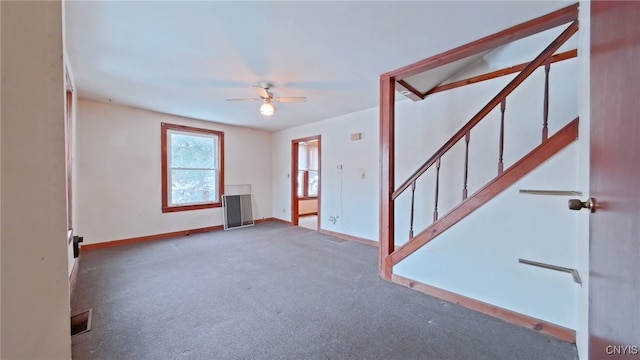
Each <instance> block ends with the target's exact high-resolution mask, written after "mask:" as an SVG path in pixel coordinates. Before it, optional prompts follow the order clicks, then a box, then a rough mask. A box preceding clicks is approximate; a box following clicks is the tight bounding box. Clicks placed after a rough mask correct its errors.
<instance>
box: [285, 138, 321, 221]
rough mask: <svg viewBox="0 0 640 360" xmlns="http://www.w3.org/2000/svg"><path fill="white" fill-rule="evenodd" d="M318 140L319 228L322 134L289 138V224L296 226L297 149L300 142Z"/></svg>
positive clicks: (297, 198) (297, 219) (297, 217)
mask: <svg viewBox="0 0 640 360" xmlns="http://www.w3.org/2000/svg"><path fill="white" fill-rule="evenodd" d="M311 140H318V230H320V209H321V208H322V207H321V206H320V199H321V198H322V197H321V194H322V192H321V191H322V135H314V136H308V137H304V138H300V139H293V140H291V225H293V226H298V223H299V217H300V216H299V215H298V200H299V197H298V191H297V190H298V184H297V182H298V150H299V148H300V143H303V142H307V141H311Z"/></svg>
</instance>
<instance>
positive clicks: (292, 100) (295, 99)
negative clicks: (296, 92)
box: [275, 96, 307, 103]
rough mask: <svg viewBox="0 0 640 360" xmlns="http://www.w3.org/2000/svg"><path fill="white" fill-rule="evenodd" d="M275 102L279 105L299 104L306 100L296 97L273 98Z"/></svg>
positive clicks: (302, 97)
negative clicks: (279, 103)
mask: <svg viewBox="0 0 640 360" xmlns="http://www.w3.org/2000/svg"><path fill="white" fill-rule="evenodd" d="M275 99H276V101H277V102H281V103H300V102H305V101H307V98H306V97H304V96H298V97H277V98H275Z"/></svg>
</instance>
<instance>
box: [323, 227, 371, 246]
mask: <svg viewBox="0 0 640 360" xmlns="http://www.w3.org/2000/svg"><path fill="white" fill-rule="evenodd" d="M318 232H319V233H320V234H324V235H330V236H335V237H337V238H338V239H343V240H349V241H355V242H359V243H361V244H365V245H369V246H374V247H378V244H379V243H378V242H377V241H375V240H369V239H365V238H361V237H357V236H353V235H348V234H343V233H339V232H335V231H331V230H325V229H319V230H318Z"/></svg>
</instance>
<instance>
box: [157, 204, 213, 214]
mask: <svg viewBox="0 0 640 360" xmlns="http://www.w3.org/2000/svg"><path fill="white" fill-rule="evenodd" d="M219 207H222V203H213V204H198V205H182V206H163V207H162V212H163V213H171V212H178V211H190V210H200V209H213V208H219Z"/></svg>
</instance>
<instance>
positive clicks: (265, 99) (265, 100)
mask: <svg viewBox="0 0 640 360" xmlns="http://www.w3.org/2000/svg"><path fill="white" fill-rule="evenodd" d="M253 87H254V88H258V89H259V92H260V94H259V95H260V97H259V98H237V99H227V101H262V105H260V114H262V115H265V116H271V115H273V114H274V113H275V112H276V105H275V103H276V102H281V103H295V102H305V101H307V98H306V97H302V96H299V97H277V96H273V93H272V92H271V91H269V89H271V88H273V84H271V83H268V82H263V83H260V84H259V85H253Z"/></svg>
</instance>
